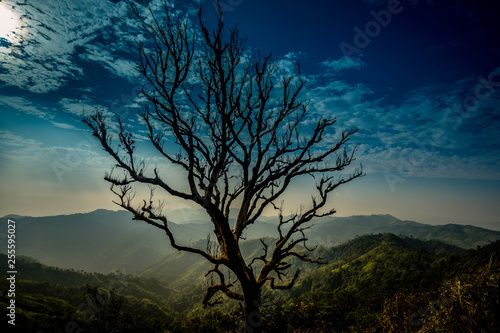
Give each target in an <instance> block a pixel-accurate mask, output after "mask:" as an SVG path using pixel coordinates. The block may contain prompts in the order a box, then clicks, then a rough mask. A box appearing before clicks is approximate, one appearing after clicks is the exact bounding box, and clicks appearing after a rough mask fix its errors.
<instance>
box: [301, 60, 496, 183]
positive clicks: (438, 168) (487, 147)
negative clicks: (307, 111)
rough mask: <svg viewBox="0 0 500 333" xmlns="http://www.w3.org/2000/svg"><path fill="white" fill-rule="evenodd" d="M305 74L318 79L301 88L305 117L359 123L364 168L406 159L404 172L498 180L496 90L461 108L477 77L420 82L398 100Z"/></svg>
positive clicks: (394, 166) (394, 167) (395, 165)
mask: <svg viewBox="0 0 500 333" xmlns="http://www.w3.org/2000/svg"><path fill="white" fill-rule="evenodd" d="M498 72H500V70H498ZM495 73H497V71H493V72H492V74H493V75H496V74H495ZM311 81H314V83H315V84H317V83H318V82H321V83H320V84H317V85H316V86H315V87H310V89H309V92H308V95H307V98H308V99H309V100H310V107H311V111H312V112H311V113H312V115H313V117H312V118H311V121H315V119H316V120H317V119H318V118H319V117H320V116H330V117H331V116H335V117H336V118H337V120H338V122H337V125H338V126H339V129H341V128H348V127H352V128H358V129H359V131H358V133H357V135H356V138H355V140H358V142H359V143H360V151H359V154H358V157H359V158H358V160H360V161H361V162H363V164H364V165H365V168H366V171H367V172H389V171H395V172H399V171H398V170H399V169H404V168H408V165H410V166H411V168H412V170H411V172H409V171H408V170H406V171H403V173H405V172H406V174H407V175H408V174H410V173H411V175H412V176H419V177H444V178H468V179H471V178H476V179H500V168H499V166H500V153H498V151H500V139H499V137H498V132H499V130H500V124H499V122H498V119H500V110H498V107H497V106H498V105H499V104H500V89H497V90H495V91H492V92H491V94H490V95H488V98H485V99H483V100H480V101H478V104H477V107H475V108H474V110H473V112H470V110H469V111H467V110H464V108H463V103H464V101H467V100H468V98H469V99H470V98H471V97H473V96H475V91H476V90H477V89H478V84H480V83H478V79H477V77H472V76H471V77H464V78H462V79H461V80H457V81H456V82H454V83H453V84H447V85H444V84H434V85H428V86H425V87H420V88H418V89H414V90H412V91H409V92H408V93H407V94H406V96H404V97H403V98H402V99H400V100H398V101H397V102H396V101H394V100H391V99H389V98H386V97H384V96H380V95H377V94H375V93H374V91H373V90H372V89H370V88H369V87H367V86H366V85H364V84H361V83H358V84H352V83H348V82H347V81H345V80H343V79H342V77H341V76H333V77H328V76H322V81H320V80H311ZM482 89H483V90H484V89H486V88H484V87H483V88H482ZM485 91H486V92H487V90H484V91H482V92H483V93H485ZM314 117H316V118H314ZM337 134H338V133H337ZM333 136H335V135H333ZM408 163H410V164H408Z"/></svg>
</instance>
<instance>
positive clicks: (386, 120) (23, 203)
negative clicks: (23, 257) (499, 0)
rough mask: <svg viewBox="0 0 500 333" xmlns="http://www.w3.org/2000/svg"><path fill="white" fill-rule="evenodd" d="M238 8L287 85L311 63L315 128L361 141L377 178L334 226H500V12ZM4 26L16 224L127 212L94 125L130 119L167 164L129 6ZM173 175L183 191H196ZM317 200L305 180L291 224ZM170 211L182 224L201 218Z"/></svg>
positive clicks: (338, 205) (0, 32) (76, 10)
mask: <svg viewBox="0 0 500 333" xmlns="http://www.w3.org/2000/svg"><path fill="white" fill-rule="evenodd" d="M157 2H158V1H157V0H153V1H152V3H153V4H157ZM223 3H225V2H224V1H223ZM231 3H232V4H233V5H227V4H226V7H225V8H226V9H227V12H226V13H225V15H224V23H225V24H226V27H232V26H233V25H234V24H236V23H238V27H239V30H240V32H241V35H243V36H247V37H248V41H247V47H248V48H250V49H252V50H260V51H262V53H263V54H267V53H269V52H273V55H275V57H276V59H277V60H278V61H279V64H280V66H281V68H282V69H284V70H293V65H294V61H295V60H297V61H299V63H300V64H301V70H302V74H303V75H304V77H305V78H306V79H307V82H308V83H307V86H306V88H305V91H304V96H303V97H304V99H307V100H309V101H310V104H309V107H310V110H311V112H312V113H313V114H314V115H334V116H336V117H337V124H336V127H335V129H336V130H337V132H338V130H341V129H344V128H351V127H355V128H359V131H358V133H356V135H355V136H354V137H353V141H354V142H356V143H359V151H358V153H357V160H356V161H355V163H354V164H355V165H357V163H362V164H363V167H364V169H365V170H364V171H365V174H366V175H365V176H364V177H362V178H360V179H356V180H355V181H353V182H352V183H349V184H347V185H345V186H343V187H339V189H338V190H336V191H334V192H333V193H332V196H331V202H330V206H329V207H334V208H335V209H336V210H337V213H336V214H334V215H333V217H349V216H358V215H362V216H365V215H386V214H387V215H392V216H394V217H396V218H398V219H400V220H408V221H415V222H419V223H424V224H431V225H442V224H449V223H454V224H469V225H474V226H482V225H484V226H487V225H495V224H499V223H500V205H498V202H500V141H499V139H498V138H499V137H500V113H499V110H500V88H499V86H500V62H499V61H498V59H500V48H499V47H498V46H497V45H496V44H495V43H494V42H492V41H495V40H500V22H498V21H497V19H496V18H497V16H498V15H497V14H499V13H498V10H496V9H495V7H494V5H491V4H484V3H476V2H474V1H472V0H461V1H460V4H458V3H457V2H455V1H451V0H450V1H441V2H439V3H438V2H435V1H430V0H429V1H413V2H409V1H406V0H405V1H379V0H358V1H352V2H349V3H342V4H341V3H340V2H332V3H321V4H320V3H304V2H303V1H298V0H293V1H287V2H272V3H268V2H265V1H263V0H258V1H252V2H250V1H238V2H231ZM236 3H237V5H236ZM391 3H392V4H393V7H390V4H391ZM394 4H397V5H395V6H394ZM198 6H201V7H203V14H204V15H205V18H206V20H207V22H213V21H214V19H216V18H217V13H216V11H215V10H214V8H213V5H212V1H209V0H206V1H205V0H192V1H184V2H178V1H177V2H176V7H175V8H176V9H177V10H179V12H180V13H182V14H186V13H187V14H186V15H188V16H189V17H190V18H191V19H192V18H193V13H195V9H196V8H197V7H198ZM54 13H58V14H54ZM0 18H5V20H2V22H1V23H0V109H1V111H2V112H0V139H1V140H2V147H1V148H0V169H1V171H0V182H1V183H2V187H1V188H0V198H1V199H2V200H1V202H2V203H1V204H0V215H2V216H6V215H10V214H17V215H21V216H33V217H36V216H39V217H42V216H58V215H71V214H82V213H78V212H79V211H80V212H92V211H95V210H98V209H106V210H114V209H115V208H117V206H116V205H115V204H114V203H113V202H112V201H113V200H115V196H114V195H113V194H112V193H111V192H110V191H109V184H108V183H107V182H106V181H104V180H103V176H104V173H105V172H106V171H109V170H110V169H111V166H112V165H113V163H112V161H111V160H110V158H109V157H108V156H107V155H106V154H105V153H104V152H103V151H102V149H101V148H100V147H99V146H98V142H97V141H96V139H95V138H94V137H92V135H91V133H90V131H89V129H88V128H87V127H85V125H84V124H82V122H81V119H82V117H83V116H84V115H86V114H89V113H90V112H92V111H94V110H95V109H97V108H99V109H102V110H104V111H105V112H106V114H108V115H109V116H111V117H115V116H121V117H122V118H123V119H124V121H125V123H126V124H127V125H128V126H131V128H132V129H133V131H134V133H135V134H137V137H136V139H137V141H138V145H139V149H138V152H139V153H140V154H142V155H140V156H141V157H145V158H151V159H154V158H156V157H155V155H154V154H153V153H152V150H151V149H150V148H149V146H148V144H147V141H146V139H145V136H144V133H143V132H141V130H142V129H143V128H142V127H141V126H140V121H139V120H138V118H137V113H138V112H139V111H140V110H142V109H143V108H144V104H145V103H144V100H143V98H142V96H140V94H139V90H140V88H141V86H142V81H141V78H140V77H139V75H138V73H137V72H136V71H135V69H134V66H135V59H136V57H137V52H136V48H135V46H134V45H135V42H136V41H137V40H140V38H142V37H141V35H140V34H138V33H137V29H136V25H135V23H134V21H133V18H132V16H131V14H130V12H129V11H128V9H127V6H126V5H125V2H124V1H120V0H113V1H98V0H90V1H88V2H86V3H80V2H77V1H69V2H64V1H59V0H54V1H51V2H50V3H49V2H45V1H43V0H33V1H30V3H29V4H25V5H23V6H19V5H17V4H16V2H15V1H13V0H7V1H2V2H1V3H0ZM256 18H257V20H256ZM256 21H258V22H259V24H255V22H256ZM377 27H378V28H377ZM366 29H368V30H366ZM369 29H375V30H371V31H370V30H369ZM360 31H361V32H360ZM304 127H306V126H304ZM166 170H167V171H168V172H169V177H170V178H169V179H171V180H172V181H173V182H175V181H177V180H178V179H181V177H182V174H181V173H178V172H177V171H176V170H175V169H172V168H168V167H167V169H166ZM310 184H311V183H310V181H309V180H299V181H298V182H297V183H295V184H293V186H292V187H291V189H290V191H287V193H286V196H285V197H284V199H285V202H286V204H287V205H288V206H289V207H291V209H294V208H295V207H298V206H299V205H300V204H301V203H303V202H307V203H308V202H309V194H307V195H306V196H305V195H303V192H304V189H308V188H310ZM158 192H159V191H158ZM158 192H157V194H159V195H160V197H161V193H158ZM139 194H142V192H139ZM162 198H165V199H166V200H167V201H166V204H167V206H166V208H167V209H170V210H172V209H182V208H190V209H193V208H195V207H193V206H190V205H188V204H186V202H184V201H182V200H178V199H172V198H168V197H162ZM119 210H120V209H119ZM265 214H266V215H272V213H271V212H269V211H266V212H265ZM485 228H487V227H485Z"/></svg>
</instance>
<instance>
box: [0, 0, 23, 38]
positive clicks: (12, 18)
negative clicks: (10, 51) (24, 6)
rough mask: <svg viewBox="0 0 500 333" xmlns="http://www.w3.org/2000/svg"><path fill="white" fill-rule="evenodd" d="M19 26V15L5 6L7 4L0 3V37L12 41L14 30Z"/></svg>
mask: <svg viewBox="0 0 500 333" xmlns="http://www.w3.org/2000/svg"><path fill="white" fill-rule="evenodd" d="M19 26H20V20H19V16H18V15H17V14H16V13H14V12H13V11H12V10H11V9H10V8H9V7H7V5H5V4H2V3H0V38H4V39H7V40H8V41H9V42H13V41H14V37H15V30H16V29H17V28H18V27H19Z"/></svg>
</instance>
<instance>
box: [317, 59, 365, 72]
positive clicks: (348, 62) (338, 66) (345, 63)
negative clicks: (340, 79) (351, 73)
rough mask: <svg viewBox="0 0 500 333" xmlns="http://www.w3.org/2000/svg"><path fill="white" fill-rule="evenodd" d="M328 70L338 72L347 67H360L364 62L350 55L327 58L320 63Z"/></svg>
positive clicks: (347, 68)
mask: <svg viewBox="0 0 500 333" xmlns="http://www.w3.org/2000/svg"><path fill="white" fill-rule="evenodd" d="M321 64H322V65H323V66H325V67H326V68H327V70H329V71H333V72H340V71H343V70H349V69H361V68H363V67H364V66H366V64H365V63H364V62H363V61H362V60H361V59H354V58H352V57H341V58H339V59H329V60H325V61H323V62H322V63H321Z"/></svg>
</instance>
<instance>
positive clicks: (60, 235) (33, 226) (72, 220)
mask: <svg viewBox="0 0 500 333" xmlns="http://www.w3.org/2000/svg"><path fill="white" fill-rule="evenodd" d="M167 216H169V219H170V221H171V222H170V226H171V229H172V232H173V234H174V235H175V236H176V238H177V239H178V241H179V243H181V244H195V243H196V242H198V241H200V240H205V239H206V238H207V235H209V234H210V233H212V230H213V226H212V225H211V223H210V222H209V220H208V219H207V218H205V219H204V215H203V212H200V211H198V210H185V209H182V210H177V211H173V212H170V213H169V214H168V215H167ZM12 218H14V219H15V221H16V227H17V230H16V235H17V239H16V242H17V245H18V246H17V248H18V253H19V254H22V255H26V256H30V257H33V258H35V259H37V260H40V261H41V262H43V263H45V264H48V265H52V266H57V267H61V268H72V269H76V270H85V271H88V272H99V273H109V272H111V271H113V270H119V271H122V272H126V273H127V274H136V273H138V272H140V271H143V270H144V269H145V268H146V267H148V266H150V265H152V264H153V263H155V262H157V261H158V260H164V259H165V258H166V256H169V255H171V254H173V253H174V252H175V251H174V250H173V249H172V248H171V247H170V245H169V243H168V240H167V239H166V236H165V233H164V232H161V231H160V230H158V229H156V228H154V227H152V226H149V225H147V224H145V223H143V222H140V221H133V220H132V218H131V215H130V214H129V213H128V212H125V211H116V212H115V211H108V210H97V211H94V212H91V213H85V214H72V215H59V216H48V217H22V216H16V217H12ZM312 224H314V225H313V227H312V228H311V229H310V230H308V232H307V237H308V238H309V243H310V244H311V245H314V244H318V245H321V246H324V247H331V246H335V245H339V244H342V243H345V242H347V241H349V240H351V239H353V238H354V237H356V236H358V235H367V234H379V233H393V234H395V235H402V236H409V237H415V238H419V239H426V240H430V239H437V240H441V241H443V242H446V243H449V244H453V245H457V246H460V247H463V248H475V247H476V246H478V245H480V246H484V245H487V244H489V243H490V242H494V241H496V240H498V239H500V232H499V231H492V230H487V229H483V228H479V227H473V226H464V225H453V224H450V225H437V226H433V225H428V224H422V223H417V222H412V221H401V220H399V219H397V218H395V217H393V216H391V215H369V216H351V217H331V218H323V219H318V220H317V221H313V223H312ZM4 234H6V230H5V231H4ZM244 236H245V238H246V239H249V240H250V239H258V238H260V237H271V238H273V237H277V230H276V223H275V219H274V218H272V217H262V218H261V220H260V221H257V222H256V223H255V224H254V225H252V226H250V228H249V229H248V231H246V232H245V234H244ZM2 241H3V239H0V242H2ZM200 246H202V248H204V247H205V246H206V244H202V243H200ZM6 249H7V247H6V246H1V247H0V251H3V253H5V251H6Z"/></svg>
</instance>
